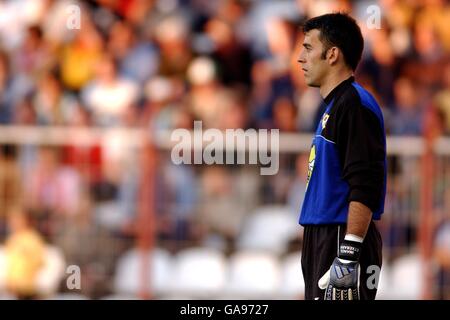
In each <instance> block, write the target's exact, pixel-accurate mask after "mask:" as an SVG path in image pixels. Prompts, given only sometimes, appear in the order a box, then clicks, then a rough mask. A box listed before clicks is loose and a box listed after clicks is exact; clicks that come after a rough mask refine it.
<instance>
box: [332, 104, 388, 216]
mask: <svg viewBox="0 0 450 320" xmlns="http://www.w3.org/2000/svg"><path fill="white" fill-rule="evenodd" d="M342 104H343V105H342V106H341V112H340V115H339V119H338V126H337V141H336V143H337V147H338V152H339V158H340V161H341V164H342V178H343V179H344V180H345V181H347V182H348V184H349V187H350V192H349V197H348V201H349V202H350V201H358V202H361V203H363V204H364V205H366V206H367V207H369V208H370V209H371V211H372V212H374V211H376V210H377V208H378V207H379V205H380V203H381V201H382V197H383V186H384V172H385V154H386V150H385V149H386V148H385V135H384V132H383V129H382V125H381V123H380V120H379V119H378V118H377V116H376V115H375V113H373V112H372V111H371V110H370V109H369V108H367V107H365V106H363V105H362V104H361V102H360V100H359V99H357V98H349V99H345V100H344V101H343V102H342Z"/></svg>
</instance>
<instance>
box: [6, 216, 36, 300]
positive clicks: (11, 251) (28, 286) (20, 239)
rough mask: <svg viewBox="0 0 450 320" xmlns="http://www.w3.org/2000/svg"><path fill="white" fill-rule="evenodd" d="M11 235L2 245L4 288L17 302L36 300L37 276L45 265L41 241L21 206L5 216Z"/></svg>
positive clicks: (30, 219) (29, 217)
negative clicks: (3, 250)
mask: <svg viewBox="0 0 450 320" xmlns="http://www.w3.org/2000/svg"><path fill="white" fill-rule="evenodd" d="M8 226H9V231H10V234H9V236H8V238H7V240H6V244H5V259H6V287H7V290H8V292H9V293H11V294H13V295H15V296H17V297H18V298H19V299H34V298H37V297H38V293H39V292H38V291H37V287H36V276H37V274H38V272H39V270H41V269H42V267H43V265H44V246H45V244H44V240H43V239H42V237H41V235H40V234H39V233H38V231H37V230H36V229H35V228H34V226H33V223H32V218H31V214H30V212H28V211H27V210H26V209H24V208H21V207H16V208H12V209H11V210H10V212H9V214H8Z"/></svg>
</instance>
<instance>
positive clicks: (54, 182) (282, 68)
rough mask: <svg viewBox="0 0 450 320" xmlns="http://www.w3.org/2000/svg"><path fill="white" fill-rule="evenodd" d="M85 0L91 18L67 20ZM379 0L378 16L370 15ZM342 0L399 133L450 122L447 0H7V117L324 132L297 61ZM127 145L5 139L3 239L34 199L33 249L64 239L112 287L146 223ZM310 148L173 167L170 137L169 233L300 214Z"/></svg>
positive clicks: (3, 91) (201, 237) (193, 240)
mask: <svg viewBox="0 0 450 320" xmlns="http://www.w3.org/2000/svg"><path fill="white" fill-rule="evenodd" d="M73 4H75V5H77V6H78V7H79V8H80V13H81V15H80V28H79V29H70V28H68V19H73V18H74V17H76V13H74V11H73V10H71V9H70V8H73V7H70V5H73ZM373 4H375V5H377V6H378V7H379V8H380V13H381V17H380V21H379V28H369V27H368V26H369V25H371V24H370V23H368V22H367V21H369V20H370V19H373V17H371V13H369V11H368V10H367V8H368V7H369V6H370V5H373ZM337 10H341V11H348V12H350V13H351V14H352V15H353V16H354V17H355V18H356V19H357V20H358V22H359V24H360V26H361V28H362V31H363V34H364V38H365V50H364V54H363V57H362V61H361V63H360V65H359V68H358V69H357V72H356V78H357V81H358V82H360V83H361V84H362V85H364V86H366V87H367V88H368V89H369V91H371V92H372V93H373V94H374V96H375V97H376V98H377V99H378V101H379V102H380V105H381V106H382V109H383V113H384V116H385V121H386V130H387V133H388V134H390V135H403V136H421V135H424V134H426V131H430V130H432V131H433V132H436V134H437V135H438V136H440V135H449V134H450V54H449V53H450V28H449V27H448V21H450V3H449V2H448V1H444V0H422V1H420V0H403V1H402V0H399V1H392V0H380V1H367V0H362V1H349V0H347V1H344V0H326V1H324V0H318V1H310V0H296V1H295V0H292V1H284V0H280V1H265V0H258V1H257V0H146V1H142V0H91V1H74V0H60V1H56V0H14V1H12V0H10V1H7V0H4V1H0V123H1V124H3V125H34V126H45V127H48V126H66V127H102V128H112V127H121V128H143V129H144V130H148V132H149V133H151V134H157V133H159V132H164V131H166V130H173V129H175V128H187V129H190V128H192V127H193V121H194V120H202V121H203V127H204V128H218V129H225V128H243V129H247V128H256V129H262V128H267V129H271V128H277V129H280V131H281V132H294V133H310V132H313V131H314V129H315V125H316V123H317V119H318V117H319V116H320V115H321V112H322V111H323V110H322V108H323V105H322V99H321V97H320V95H319V92H318V90H317V89H316V88H309V87H307V86H306V85H305V83H304V80H303V76H302V72H301V69H300V68H299V66H298V63H297V59H298V56H299V53H300V50H301V43H302V37H303V34H302V32H301V28H300V26H301V23H302V21H304V20H305V19H307V18H309V17H313V16H316V15H319V14H323V13H326V12H331V11H337ZM74 14H75V16H74ZM370 21H372V22H373V20H370ZM427 120H430V121H427ZM125 145H126V143H124V144H121V143H120V141H119V142H117V141H116V140H114V139H112V141H111V143H109V144H108V145H106V146H105V145H96V144H93V145H90V146H80V145H77V144H73V145H72V144H67V145H63V146H59V147H54V146H45V145H44V146H36V145H20V146H17V145H11V144H6V145H3V146H2V148H1V153H0V231H1V239H2V240H5V242H6V239H7V237H9V236H11V235H10V232H11V230H12V229H14V228H15V227H14V226H16V225H21V223H20V222H14V221H15V220H14V219H13V220H14V221H13V220H11V221H10V220H8V218H7V216H9V215H13V216H15V215H14V213H11V214H8V212H16V215H17V212H19V213H20V212H27V214H29V215H30V216H31V217H32V218H33V219H32V221H33V225H34V226H35V229H36V230H37V232H38V235H39V236H35V234H34V233H32V234H30V235H29V234H26V236H25V237H28V238H30V239H33V241H31V240H30V242H33V243H34V244H33V246H32V248H41V247H42V245H43V243H45V242H47V243H51V244H55V245H57V246H58V247H59V248H62V250H63V252H64V254H65V259H66V261H67V263H68V264H76V265H79V266H80V267H81V269H82V270H84V271H85V272H83V280H82V287H83V288H84V289H83V290H84V291H83V292H84V293H86V294H87V295H89V296H92V297H96V296H99V295H102V294H106V293H108V292H110V290H111V288H110V284H109V282H108V281H109V279H110V277H111V275H112V274H113V273H114V263H115V261H116V260H117V258H118V256H119V255H120V254H121V253H122V252H124V250H126V249H127V248H130V247H131V246H133V245H134V239H135V237H136V234H137V231H136V230H137V229H138V227H139V226H138V225H137V224H138V223H137V220H136V216H137V212H138V210H139V199H141V198H140V197H142V195H141V194H140V192H139V191H140V186H141V182H142V172H141V170H140V168H139V165H136V164H139V163H140V162H139V161H142V159H141V158H142V157H141V155H139V154H137V153H136V152H135V151H136V150H132V149H131V150H130V149H126V150H125V149H123V148H122V147H123V146H125ZM307 161H308V159H307V155H294V154H287V155H281V157H280V168H281V169H280V172H279V174H277V175H276V176H274V177H270V178H268V177H261V176H259V174H258V170H257V169H256V168H251V167H241V166H235V167H233V166H229V167H227V168H225V167H221V166H208V167H202V168H199V167H194V166H176V165H174V164H173V163H172V162H171V161H170V154H167V153H164V152H160V154H159V159H158V162H157V164H158V170H157V171H156V172H157V173H156V178H155V181H156V186H157V187H156V188H155V190H153V191H154V193H155V197H154V198H155V200H156V206H155V207H156V209H155V211H156V214H157V217H158V219H157V221H156V226H157V228H156V230H157V235H158V241H168V243H169V245H168V247H169V248H170V249H172V250H176V249H179V246H180V243H181V244H182V245H192V244H203V245H211V246H216V247H220V248H225V250H230V248H231V249H232V247H233V239H235V237H236V236H237V235H238V234H239V232H240V227H241V225H242V224H243V221H244V219H245V216H246V214H247V213H248V212H251V211H252V210H254V209H255V208H257V207H258V206H260V205H264V204H268V203H283V204H287V205H288V206H290V207H291V208H292V212H293V223H296V215H297V211H298V209H299V206H300V203H301V199H302V196H303V191H304V187H305V185H304V182H305V174H306V172H305V171H306V169H307ZM405 172H406V171H405V169H404V170H403V171H402V170H398V171H395V172H394V173H399V174H400V173H405ZM398 180H401V179H398ZM399 183H402V182H399ZM403 195H404V194H403ZM392 197H393V198H395V197H400V198H401V197H402V193H401V192H399V193H398V194H394V195H393V196H392ZM408 199H409V200H411V199H410V198H408ZM394 209H395V208H394ZM19 216H24V214H20V215H19ZM19 220H20V219H19ZM25 220H26V221H28V220H27V219H25ZM23 224H26V223H25V222H24V223H23ZM408 227H409V226H408ZM16 229H17V228H15V229H14V230H16ZM19 229H20V228H19ZM387 232H390V231H387ZM441 238H442V239H444V238H443V237H440V239H441ZM171 240H175V242H174V243H175V245H173V244H172V245H170V243H171V242H170V241H171ZM408 241H409V240H407V241H405V243H406V244H407V243H409V242H408ZM443 241H444V240H442V241H441V242H443ZM401 244H402V243H401ZM5 245H6V244H5ZM393 245H399V244H398V243H396V244H393ZM299 248H300V247H299V246H297V249H299ZM29 250H32V251H33V252H34V253H35V254H36V255H37V254H38V252H39V250H37V249H36V250H35V249H29ZM36 265H39V258H36ZM30 272H31V271H30ZM31 273H32V272H31ZM19 295H22V293H20V292H19ZM25 296H29V294H28V293H25Z"/></svg>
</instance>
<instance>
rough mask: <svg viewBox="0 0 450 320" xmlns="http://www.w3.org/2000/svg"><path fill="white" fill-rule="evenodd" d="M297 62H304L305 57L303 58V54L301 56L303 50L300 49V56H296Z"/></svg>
mask: <svg viewBox="0 0 450 320" xmlns="http://www.w3.org/2000/svg"><path fill="white" fill-rule="evenodd" d="M297 62H298V63H305V58H304V56H303V51H302V53H301V54H300V56H299V57H298V60H297Z"/></svg>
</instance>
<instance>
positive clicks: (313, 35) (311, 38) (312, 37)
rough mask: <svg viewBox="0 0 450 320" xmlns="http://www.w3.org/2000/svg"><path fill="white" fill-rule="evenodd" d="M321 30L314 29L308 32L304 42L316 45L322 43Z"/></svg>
mask: <svg viewBox="0 0 450 320" xmlns="http://www.w3.org/2000/svg"><path fill="white" fill-rule="evenodd" d="M319 36H320V30H317V29H312V30H309V31H308V32H305V38H304V40H303V42H304V43H309V44H314V43H318V42H320V40H319Z"/></svg>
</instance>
